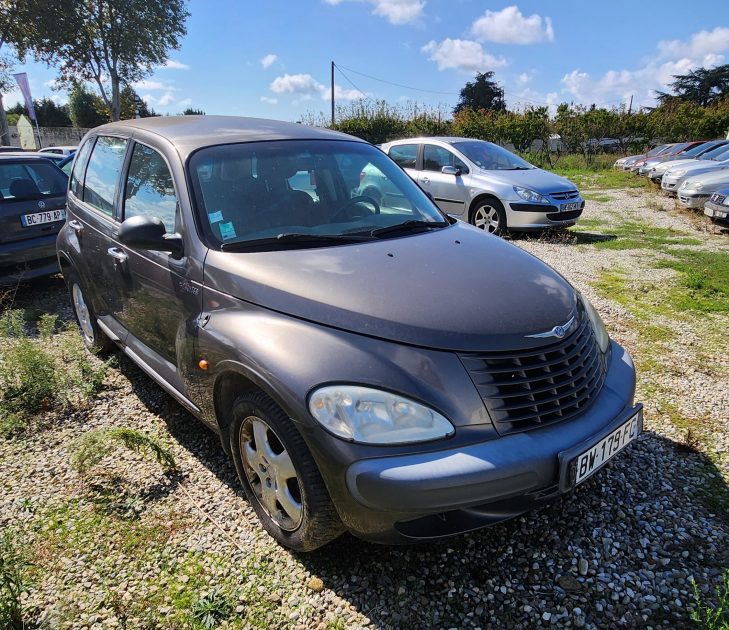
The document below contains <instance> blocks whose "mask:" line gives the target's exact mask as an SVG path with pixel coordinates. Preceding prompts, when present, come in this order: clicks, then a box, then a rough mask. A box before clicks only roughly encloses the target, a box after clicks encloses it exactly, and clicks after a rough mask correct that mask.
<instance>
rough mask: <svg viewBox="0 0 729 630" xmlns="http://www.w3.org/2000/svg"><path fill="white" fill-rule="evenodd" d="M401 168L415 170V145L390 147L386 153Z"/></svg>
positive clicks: (416, 153) (416, 147) (416, 149)
mask: <svg viewBox="0 0 729 630" xmlns="http://www.w3.org/2000/svg"><path fill="white" fill-rule="evenodd" d="M387 154H388V155H389V156H390V157H391V158H392V159H393V160H395V162H397V163H398V164H399V165H400V166H402V168H415V164H416V162H417V159H418V145H417V144H398V145H396V146H394V147H390V150H389V151H388V153H387Z"/></svg>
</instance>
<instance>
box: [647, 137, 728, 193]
mask: <svg viewBox="0 0 729 630" xmlns="http://www.w3.org/2000/svg"><path fill="white" fill-rule="evenodd" d="M721 149H723V151H721ZM717 150H718V151H719V153H718V154H715V155H714V157H711V158H709V159H701V160H691V161H690V162H684V163H683V164H676V165H673V166H671V167H670V168H669V169H668V170H667V171H666V172H665V173H663V177H661V189H662V190H663V191H665V192H667V193H674V194H675V193H676V191H677V190H679V188H681V186H682V185H683V183H684V182H685V181H686V180H687V179H688V178H689V177H694V176H696V175H702V174H703V173H711V172H714V171H719V170H722V169H725V168H729V149H727V148H726V147H720V148H719V149H717Z"/></svg>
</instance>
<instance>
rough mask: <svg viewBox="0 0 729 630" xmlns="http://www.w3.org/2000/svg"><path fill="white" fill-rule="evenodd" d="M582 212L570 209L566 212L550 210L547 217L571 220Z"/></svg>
mask: <svg viewBox="0 0 729 630" xmlns="http://www.w3.org/2000/svg"><path fill="white" fill-rule="evenodd" d="M581 214H582V210H570V211H568V212H550V213H549V214H548V215H547V218H548V219H549V220H550V221H571V220H572V219H576V218H577V217H579V216H580V215H581Z"/></svg>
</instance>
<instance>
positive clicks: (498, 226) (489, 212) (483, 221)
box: [468, 197, 508, 236]
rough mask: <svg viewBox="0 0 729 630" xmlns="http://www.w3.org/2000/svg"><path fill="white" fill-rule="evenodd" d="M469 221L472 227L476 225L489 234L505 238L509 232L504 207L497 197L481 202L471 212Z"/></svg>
mask: <svg viewBox="0 0 729 630" xmlns="http://www.w3.org/2000/svg"><path fill="white" fill-rule="evenodd" d="M468 220H469V222H470V223H471V225H475V226H476V227H477V228H479V229H481V230H483V231H484V232H488V233H489V234H495V235H496V236H503V235H504V234H506V233H507V232H508V226H507V225H506V212H504V206H503V204H502V203H501V202H500V201H499V200H498V199H496V198H495V197H488V198H487V199H482V200H481V201H479V202H478V203H477V204H476V205H475V206H474V207H473V209H472V210H471V214H470V216H469V217H468Z"/></svg>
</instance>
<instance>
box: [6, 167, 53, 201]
mask: <svg viewBox="0 0 729 630" xmlns="http://www.w3.org/2000/svg"><path fill="white" fill-rule="evenodd" d="M67 182H68V180H67V179H66V177H65V175H64V174H63V173H62V172H61V171H60V170H59V169H58V168H56V167H54V166H53V164H49V163H48V162H45V161H44V160H38V161H37V162H33V163H31V162H14V163H13V162H11V163H2V162H0V193H1V194H2V201H3V202H5V203H12V202H15V201H26V200H28V199H45V198H47V197H62V196H64V195H65V194H66V186H67Z"/></svg>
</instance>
